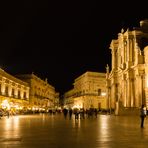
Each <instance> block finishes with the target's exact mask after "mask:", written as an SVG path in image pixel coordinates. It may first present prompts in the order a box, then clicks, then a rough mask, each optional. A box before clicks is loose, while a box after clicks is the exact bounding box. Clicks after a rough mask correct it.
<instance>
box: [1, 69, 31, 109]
mask: <svg viewBox="0 0 148 148" xmlns="http://www.w3.org/2000/svg"><path fill="white" fill-rule="evenodd" d="M29 90H30V87H29V85H28V83H26V82H24V81H22V80H20V79H18V78H16V77H14V76H12V75H10V74H8V73H7V72H5V71H4V70H3V69H1V68H0V108H3V109H8V110H10V109H13V110H14V111H16V110H19V109H22V108H24V107H27V106H28V104H29Z"/></svg>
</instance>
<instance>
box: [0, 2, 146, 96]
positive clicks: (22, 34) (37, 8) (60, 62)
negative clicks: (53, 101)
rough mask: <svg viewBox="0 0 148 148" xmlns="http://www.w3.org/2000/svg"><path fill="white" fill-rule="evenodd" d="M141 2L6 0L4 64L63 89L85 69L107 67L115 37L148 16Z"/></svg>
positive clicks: (1, 31)
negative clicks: (123, 29) (46, 80)
mask: <svg viewBox="0 0 148 148" xmlns="http://www.w3.org/2000/svg"><path fill="white" fill-rule="evenodd" d="M129 2H130V3H129ZM140 2H142V1H139V2H138V3H137V2H136V1H134V2H133V3H132V2H131V1H127V2H126V1H124V2H123V1H117V2H115V1H106V2H105V1H100V0H90V1H87V0H85V1H81V0H75V1H71V0H65V1H64V0H55V1H52V0H49V1H48V0H34V1H33V0H17V1H15V0H14V1H2V2H0V51H1V54H0V66H1V68H2V69H4V70H5V71H6V72H8V73H10V74H19V73H21V74H24V73H31V72H34V73H35V74H36V75H37V76H39V77H40V78H42V79H45V78H48V82H49V83H50V84H51V85H53V86H54V87H55V88H56V90H57V91H59V92H61V93H63V92H65V91H67V90H69V89H71V88H72V83H73V81H74V79H75V78H77V77H78V76H80V75H81V74H83V73H84V72H86V71H96V72H105V66H106V64H109V65H110V63H111V62H110V61H111V52H110V49H109V46H110V42H111V40H112V39H114V38H115V39H116V38H117V34H118V33H119V32H120V31H121V28H122V27H124V28H125V29H126V28H127V27H135V26H139V21H140V20H141V19H145V18H148V12H147V4H146V2H142V3H140Z"/></svg>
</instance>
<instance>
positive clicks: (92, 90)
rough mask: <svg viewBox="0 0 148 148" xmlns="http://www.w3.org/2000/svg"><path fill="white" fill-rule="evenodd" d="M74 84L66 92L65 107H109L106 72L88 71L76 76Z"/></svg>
mask: <svg viewBox="0 0 148 148" xmlns="http://www.w3.org/2000/svg"><path fill="white" fill-rule="evenodd" d="M73 85H74V88H73V89H71V90H69V91H68V92H66V93H65V94H64V105H65V107H67V108H69V107H72V108H75V107H76V108H84V109H89V108H91V107H93V108H97V109H106V108H107V104H106V103H107V102H106V75H105V73H98V72H86V73H84V74H82V75H81V76H79V77H78V78H76V79H75V80H74V84H73Z"/></svg>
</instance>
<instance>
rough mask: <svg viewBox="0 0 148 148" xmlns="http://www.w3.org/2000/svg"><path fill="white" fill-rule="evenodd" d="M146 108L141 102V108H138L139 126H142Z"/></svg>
mask: <svg viewBox="0 0 148 148" xmlns="http://www.w3.org/2000/svg"><path fill="white" fill-rule="evenodd" d="M146 114H147V113H146V108H145V106H144V104H142V106H141V109H140V117H141V128H143V127H144V119H145V117H146Z"/></svg>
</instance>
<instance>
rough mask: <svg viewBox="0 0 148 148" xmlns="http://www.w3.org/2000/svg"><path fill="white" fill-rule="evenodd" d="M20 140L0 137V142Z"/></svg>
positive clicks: (18, 139)
mask: <svg viewBox="0 0 148 148" xmlns="http://www.w3.org/2000/svg"><path fill="white" fill-rule="evenodd" d="M11 141H22V138H0V142H11Z"/></svg>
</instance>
